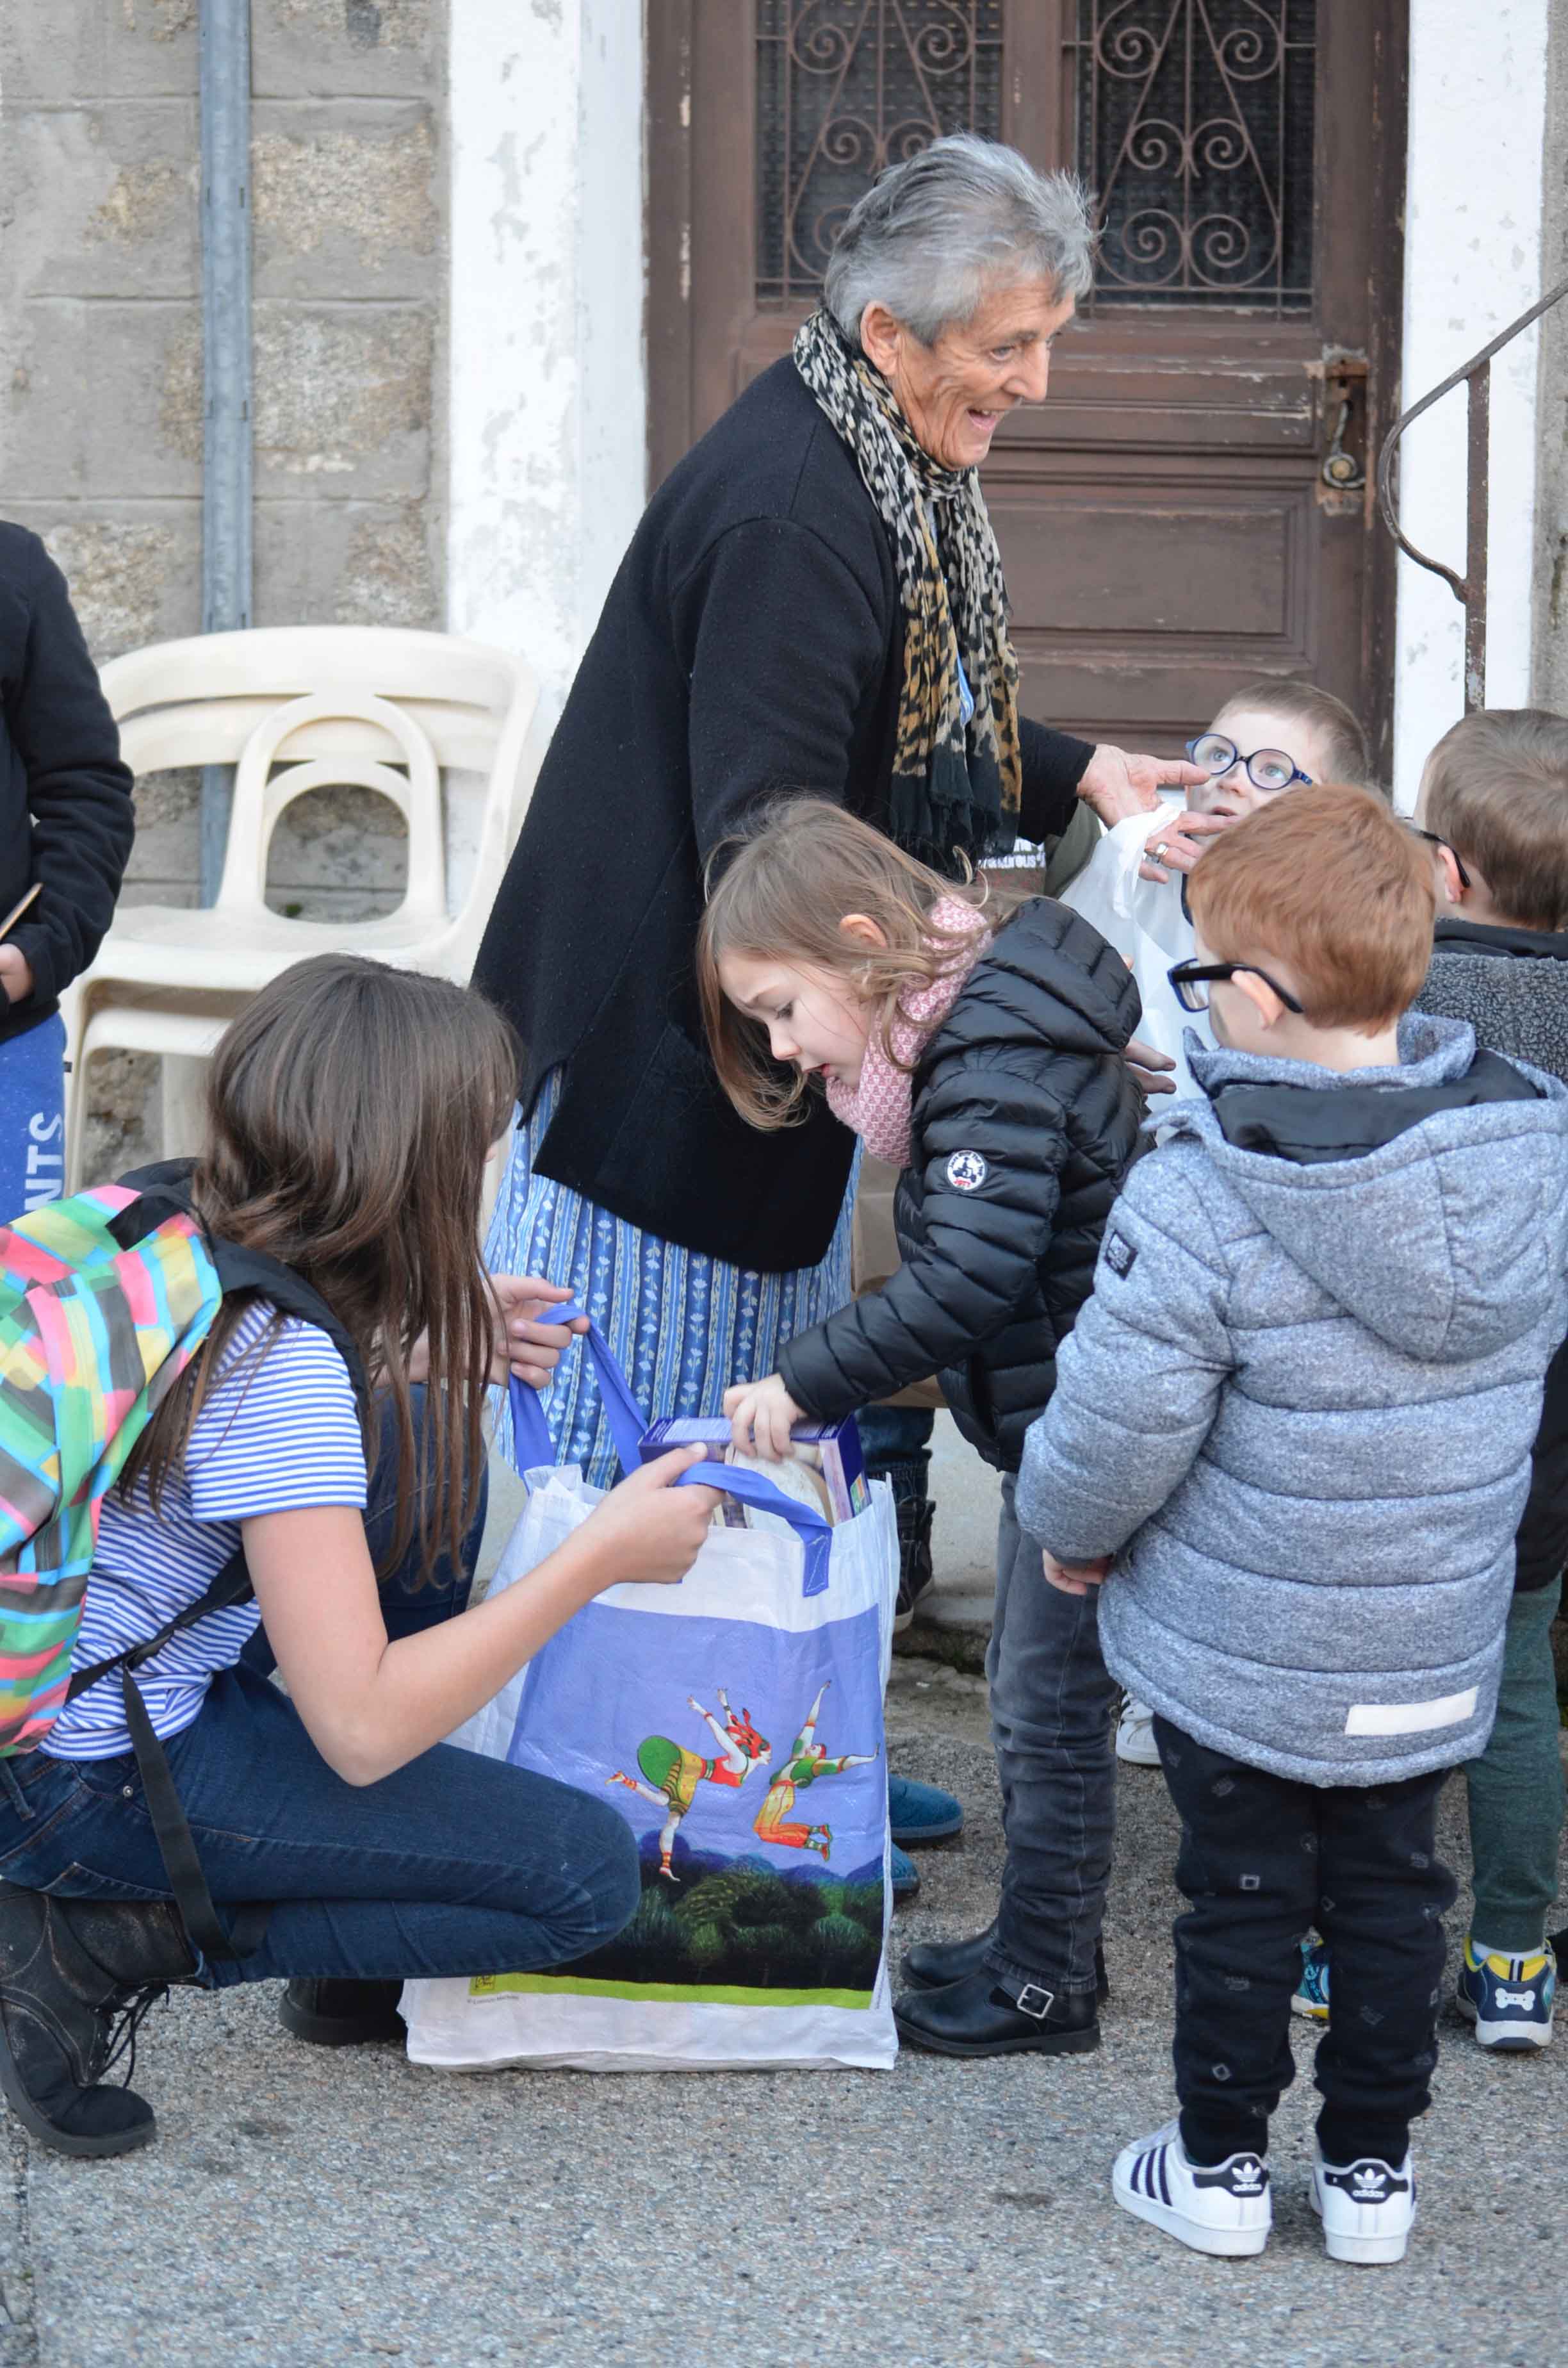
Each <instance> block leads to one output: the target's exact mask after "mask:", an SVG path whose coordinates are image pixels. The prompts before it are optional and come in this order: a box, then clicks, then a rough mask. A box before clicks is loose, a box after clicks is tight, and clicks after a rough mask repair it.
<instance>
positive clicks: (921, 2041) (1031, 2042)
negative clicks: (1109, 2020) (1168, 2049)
mask: <svg viewBox="0 0 1568 2368" xmlns="http://www.w3.org/2000/svg"><path fill="white" fill-rule="evenodd" d="M892 2011H893V2021H895V2022H896V2023H897V2025H898V2035H899V2037H900V2038H901V2039H902V2040H905V2041H907V2042H908V2044H910V2045H911V2046H912V2047H929V2048H931V2049H933V2050H934V2051H935V2053H936V2054H937V2055H1088V2054H1089V2053H1090V2051H1091V2049H1093V2048H1096V2047H1097V2046H1098V2045H1099V2044H1100V2026H1099V2021H1098V2019H1097V2009H1096V2003H1095V1996H1094V1992H1093V1991H1092V1990H1062V1991H1061V1992H1057V1991H1054V1990H1048V1989H1042V1988H1041V1987H1040V1984H1039V1983H1038V1982H1027V1983H1026V1984H1025V1986H1024V1987H1023V1988H1022V1990H1020V1991H1019V1993H1018V1996H1017V1998H1013V1997H1012V1996H1011V1995H1010V1994H1009V1992H1008V1991H1006V1990H1005V1989H1002V1988H1001V1987H999V1986H998V1984H997V1981H996V1978H995V1975H994V1974H988V1973H985V1972H983V1971H982V1972H980V1973H977V1974H971V1975H969V1976H968V1978H967V1979H966V1980H964V1981H961V1982H949V1984H948V1986H947V1987H946V1989H940V1990H905V1991H904V1993H903V1997H902V1998H895V1999H894V2001H893V2009H892Z"/></svg>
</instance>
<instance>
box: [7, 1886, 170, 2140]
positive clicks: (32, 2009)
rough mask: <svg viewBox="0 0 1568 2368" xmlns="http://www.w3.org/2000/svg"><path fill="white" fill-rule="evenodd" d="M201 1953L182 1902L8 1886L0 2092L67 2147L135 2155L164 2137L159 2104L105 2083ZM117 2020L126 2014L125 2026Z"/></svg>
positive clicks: (31, 2126) (32, 2131) (37, 2130)
mask: <svg viewBox="0 0 1568 2368" xmlns="http://www.w3.org/2000/svg"><path fill="white" fill-rule="evenodd" d="M195 1971H196V1956H195V1952H193V1951H192V1949H191V1946H190V1943H189V1942H188V1941H187V1939H186V1936H185V1928H184V1926H183V1924H182V1923H181V1922H180V1919H179V1916H178V1914H177V1913H176V1909H175V1908H174V1907H173V1906H172V1904H165V1902H163V1901H161V1900H148V1901H146V1902H142V1901H129V1902H124V1903H122V1902H120V1901H119V1900H107V1899H56V1898H54V1897H52V1896H51V1895H50V1894H48V1893H46V1892H41V1891H23V1890H20V1889H18V1888H17V1885H16V1884H10V1883H0V2089H4V2090H5V2093H6V2100H7V2101H8V2103H9V2104H10V2107H11V2110H12V2112H14V2113H15V2114H16V2116H17V2120H18V2121H19V2122H20V2123H21V2124H22V2127H23V2128H24V2129H25V2130H26V2131H27V2132H28V2135H29V2136H31V2137H35V2138H37V2139H38V2141H39V2143H40V2145H41V2146H52V2147H53V2148H54V2150H55V2152H56V2153H58V2154H78V2155H106V2154H127V2153H129V2152H130V2150H131V2147H132V2146H145V2145H146V2144H147V2141H148V2140H149V2139H150V2138H151V2137H152V2136H153V2135H154V2134H155V2132H156V2128H157V2123H155V2122H154V2120H153V2108H152V2107H151V2105H149V2104H148V2103H147V2102H146V2100H144V2099H143V2098H141V2097H138V2096H137V2095H136V2094H135V2093H134V2091H133V2090H131V2089H126V2088H113V2089H110V2088H104V2087H102V2086H100V2085H99V2084H100V2082H101V2081H102V2078H103V2075H104V2074H105V2073H106V2072H107V2071H108V2068H109V2066H110V2065H111V2064H112V2063H114V2062H115V2060H116V2058H117V2057H118V2056H119V2054H120V2052H121V2050H122V2049H123V2048H125V2047H126V2046H127V2045H129V2047H130V2049H131V2066H128V2067H127V2077H128V2078H129V2073H130V2069H131V2067H133V2066H134V2064H135V2060H136V2046H135V2043H136V2029H137V2025H138V2024H139V2023H140V2022H141V2021H142V2016H143V2015H144V2014H145V2013H146V2011H147V2009H148V2008H149V2007H150V2006H152V2005H153V2003H154V2002H155V2000H156V1999H158V1998H161V1997H162V1996H163V1995H164V1992H165V1990H166V1989H167V1987H168V1986H169V1984H170V1983H171V1982H183V1981H187V1980H188V1979H189V1978H190V1976H191V1975H192V1974H194V1973H195ZM117 2017H123V2018H124V2020H123V2021H122V2023H121V2027H120V2030H119V2033H118V2034H117V2033H116V2031H115V2021H116V2018H117Z"/></svg>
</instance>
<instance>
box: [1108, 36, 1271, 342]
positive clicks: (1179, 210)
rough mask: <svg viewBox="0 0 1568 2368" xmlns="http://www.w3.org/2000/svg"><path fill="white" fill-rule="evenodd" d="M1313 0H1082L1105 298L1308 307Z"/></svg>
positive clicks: (1113, 300)
mask: <svg viewBox="0 0 1568 2368" xmlns="http://www.w3.org/2000/svg"><path fill="white" fill-rule="evenodd" d="M1316 29H1317V28H1316V7H1315V0H1079V6H1078V29H1077V35H1076V38H1075V40H1072V41H1070V43H1069V48H1070V50H1071V51H1074V53H1075V56H1074V64H1075V70H1076V76H1077V112H1078V160H1079V169H1080V171H1081V172H1082V173H1083V174H1084V175H1085V178H1086V179H1088V180H1089V181H1091V182H1092V183H1093V185H1094V187H1095V188H1096V189H1097V191H1098V193H1099V209H1100V220H1101V224H1102V238H1101V245H1100V256H1099V265H1098V269H1097V272H1096V287H1095V298H1094V301H1095V302H1096V303H1097V304H1102V305H1103V304H1130V303H1131V304H1171V303H1180V304H1183V305H1199V306H1213V305H1231V306H1238V305H1239V306H1245V307H1247V308H1248V309H1259V308H1266V309H1267V310H1268V311H1270V312H1274V313H1301V312H1305V311H1307V310H1309V309H1310V307H1311V304H1312V124H1313V80H1314V72H1315V63H1316V55H1315V53H1316V38H1315V37H1316Z"/></svg>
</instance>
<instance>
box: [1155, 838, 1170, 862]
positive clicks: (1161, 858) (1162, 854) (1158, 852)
mask: <svg viewBox="0 0 1568 2368" xmlns="http://www.w3.org/2000/svg"><path fill="white" fill-rule="evenodd" d="M1150 853H1151V854H1152V855H1153V859H1154V860H1155V862H1156V863H1165V862H1168V861H1169V860H1170V850H1169V848H1167V847H1166V845H1165V840H1164V839H1163V838H1162V839H1161V840H1160V842H1159V844H1158V846H1156V847H1153V848H1151V849H1150Z"/></svg>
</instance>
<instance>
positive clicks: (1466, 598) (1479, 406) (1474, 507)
mask: <svg viewBox="0 0 1568 2368" xmlns="http://www.w3.org/2000/svg"><path fill="white" fill-rule="evenodd" d="M1564 296H1568V279H1564V280H1562V281H1561V282H1560V283H1559V284H1558V286H1557V287H1555V288H1553V289H1552V290H1551V291H1550V293H1549V294H1547V295H1545V296H1543V297H1542V298H1541V300H1540V303H1539V304H1532V305H1531V306H1530V309H1529V311H1528V313H1520V314H1519V317H1518V319H1517V321H1511V322H1510V323H1509V324H1508V326H1507V327H1506V329H1505V330H1504V331H1503V332H1502V334H1501V335H1500V336H1495V337H1494V338H1493V340H1492V343H1491V344H1490V345H1489V346H1483V347H1482V349H1481V351H1480V352H1479V353H1478V354H1475V355H1473V356H1472V357H1471V359H1470V360H1469V361H1468V362H1465V363H1464V364H1463V365H1462V366H1461V367H1460V369H1459V370H1454V371H1452V372H1451V373H1450V375H1449V377H1448V378H1446V379H1445V380H1444V381H1443V383H1442V385H1441V386H1435V387H1434V388H1433V389H1432V392H1431V393H1430V394H1424V395H1423V396H1422V398H1421V400H1420V402H1419V403H1413V404H1411V406H1410V409H1409V410H1408V411H1407V412H1405V413H1404V414H1403V417H1401V418H1399V419H1396V420H1395V422H1394V424H1393V426H1392V427H1391V428H1390V429H1389V432H1388V434H1387V435H1386V436H1385V437H1384V438H1383V449H1382V450H1381V453H1380V454H1379V455H1378V507H1379V508H1380V509H1381V512H1382V515H1383V524H1384V525H1385V526H1386V527H1387V528H1388V530H1389V532H1390V533H1391V534H1392V537H1393V539H1394V541H1395V542H1397V543H1398V545H1399V547H1400V549H1401V551H1403V553H1404V555H1405V557H1406V558H1407V559H1413V560H1414V561H1415V564H1416V565H1417V567H1425V568H1426V570H1427V572H1428V574H1430V575H1440V576H1441V577H1442V579H1443V581H1444V583H1445V584H1446V585H1447V586H1449V590H1450V591H1451V592H1452V594H1453V596H1454V598H1455V599H1456V600H1457V601H1458V602H1459V603H1460V607H1461V608H1462V609H1463V610H1464V712H1465V713H1466V714H1467V715H1472V714H1473V713H1474V712H1475V710H1476V709H1477V708H1478V707H1484V706H1485V704H1486V529H1487V520H1488V506H1489V502H1490V498H1491V484H1490V463H1491V438H1492V358H1493V356H1494V354H1497V353H1501V351H1502V349H1503V347H1505V346H1506V345H1507V344H1508V342H1509V341H1510V339H1511V338H1514V337H1517V336H1518V335H1519V333H1520V332H1521V330H1524V329H1528V327H1529V325H1530V323H1531V322H1532V321H1539V320H1540V316H1541V314H1542V313H1550V312H1551V308H1552V306H1553V305H1554V304H1560V303H1561V302H1562V299H1563V297H1564ZM1464 380H1468V381H1469V383H1470V419H1469V438H1468V450H1467V454H1466V472H1465V554H1464V558H1465V572H1464V574H1463V575H1456V574H1455V573H1454V570H1453V569H1452V568H1451V567H1445V566H1444V564H1443V563H1442V561H1441V560H1440V559H1431V558H1428V556H1427V554H1426V552H1424V551H1417V550H1416V548H1415V544H1414V543H1413V542H1412V541H1410V539H1409V537H1408V536H1407V535H1406V534H1405V532H1404V530H1403V528H1402V527H1401V525H1400V522H1399V514H1398V512H1397V511H1396V510H1395V508H1394V503H1393V490H1392V478H1393V458H1394V454H1395V452H1396V451H1397V450H1398V449H1399V440H1400V438H1401V437H1402V436H1403V434H1404V431H1405V429H1406V428H1407V427H1409V426H1410V423H1411V421H1412V420H1413V419H1419V418H1420V416H1421V415H1422V413H1423V412H1424V411H1430V410H1431V408H1432V405H1433V404H1435V403H1440V402H1441V401H1442V399H1443V397H1444V395H1445V394H1450V393H1452V392H1453V390H1454V388H1455V387H1456V386H1458V385H1459V384H1460V381H1464Z"/></svg>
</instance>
